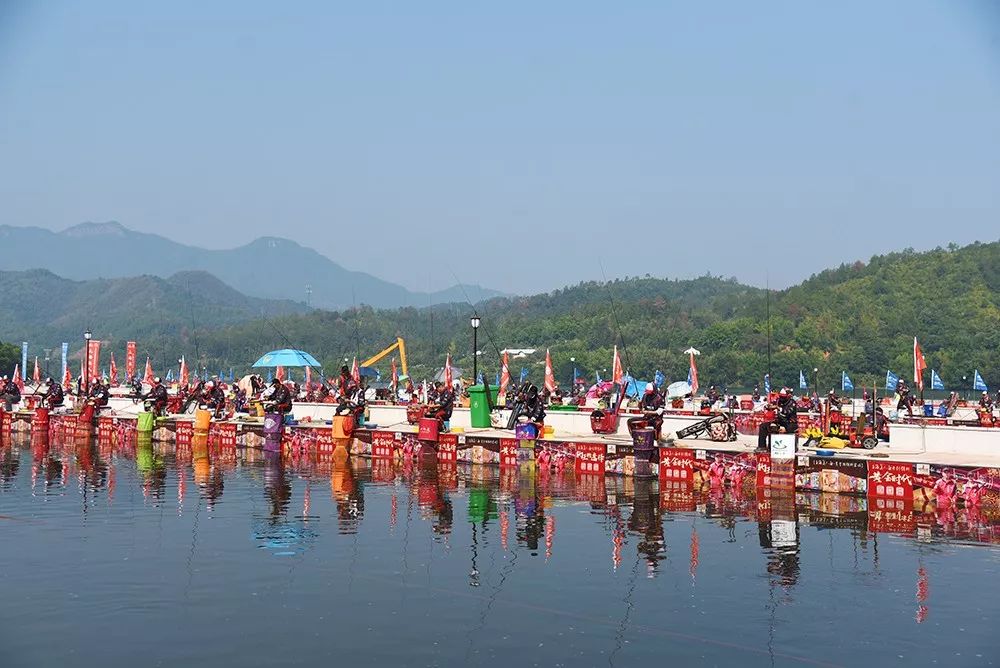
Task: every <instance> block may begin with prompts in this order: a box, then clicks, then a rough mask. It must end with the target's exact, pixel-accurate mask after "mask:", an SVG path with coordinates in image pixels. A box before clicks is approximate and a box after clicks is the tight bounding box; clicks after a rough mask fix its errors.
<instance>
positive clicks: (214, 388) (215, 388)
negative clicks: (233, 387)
mask: <svg viewBox="0 0 1000 668" xmlns="http://www.w3.org/2000/svg"><path fill="white" fill-rule="evenodd" d="M201 402H202V403H204V404H205V408H207V409H208V410H210V411H212V414H213V415H214V416H215V418H216V419H219V418H220V417H222V416H223V415H224V414H225V412H226V393H225V392H223V391H222V388H221V387H220V386H219V385H218V383H215V382H213V381H211V380H210V381H208V382H207V383H205V391H204V392H203V393H202V399H201Z"/></svg>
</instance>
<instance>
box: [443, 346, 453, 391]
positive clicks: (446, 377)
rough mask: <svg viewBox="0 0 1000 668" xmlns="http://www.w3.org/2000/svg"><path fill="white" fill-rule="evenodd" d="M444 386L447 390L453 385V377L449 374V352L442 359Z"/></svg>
mask: <svg viewBox="0 0 1000 668" xmlns="http://www.w3.org/2000/svg"><path fill="white" fill-rule="evenodd" d="M444 386H445V387H446V388H448V389H449V390H450V389H452V388H453V387H454V386H455V379H454V378H452V374H451V353H448V356H447V357H445V359H444Z"/></svg>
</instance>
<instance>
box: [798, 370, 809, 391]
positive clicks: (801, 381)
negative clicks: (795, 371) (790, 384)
mask: <svg viewBox="0 0 1000 668" xmlns="http://www.w3.org/2000/svg"><path fill="white" fill-rule="evenodd" d="M799 389H800V390H808V389H809V383H807V382H806V375H805V374H804V373H802V371H799Z"/></svg>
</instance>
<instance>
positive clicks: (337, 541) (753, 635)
mask: <svg viewBox="0 0 1000 668" xmlns="http://www.w3.org/2000/svg"><path fill="white" fill-rule="evenodd" d="M966 519H968V518H963V517H961V516H959V517H955V516H950V517H943V518H936V517H934V516H933V515H931V516H930V517H929V518H928V517H926V516H924V517H923V519H922V523H921V525H920V526H915V525H912V524H908V523H907V522H908V520H907V519H906V518H903V519H899V518H896V519H895V520H892V519H891V518H888V519H887V517H886V516H884V515H879V516H878V517H876V518H873V517H870V516H869V512H868V511H867V510H866V502H865V500H864V499H860V500H855V499H849V498H847V497H832V498H826V497H825V496H824V497H820V496H818V495H813V496H805V495H798V496H785V497H775V498H761V499H758V498H756V496H755V493H754V492H753V490H752V487H751V488H750V490H737V491H735V492H734V491H733V490H715V491H712V490H705V491H704V492H697V493H693V494H692V493H690V492H685V491H683V490H681V491H672V492H669V493H668V492H667V491H663V492H661V491H659V489H658V486H657V483H656V482H655V481H654V482H633V481H632V480H624V479H616V478H610V477H609V478H582V479H575V478H574V476H573V475H572V474H562V473H560V474H544V473H542V474H539V473H535V474H529V473H524V474H522V473H521V472H517V471H515V472H511V473H507V472H506V471H504V472H503V473H502V474H501V472H500V471H499V470H498V469H496V468H488V467H481V466H476V467H468V466H466V467H464V468H463V467H462V466H461V465H460V466H459V467H458V468H457V469H455V468H444V467H439V466H435V465H432V466H429V467H422V466H420V465H419V464H410V463H403V462H400V463H397V464H392V465H390V464H386V463H378V464H376V465H375V468H374V469H373V465H372V463H371V462H370V461H367V460H352V461H351V462H349V463H343V464H333V463H332V462H329V461H327V462H317V461H315V460H308V459H304V460H299V461H294V462H284V463H282V462H281V461H277V460H274V459H269V458H265V457H264V455H263V454H261V453H260V452H257V451H252V450H251V451H238V452H233V451H229V452H208V451H207V450H205V449H201V448H198V447H195V448H194V451H193V452H192V451H190V450H189V451H187V452H181V453H176V452H175V450H174V446H172V445H169V446H168V445H164V446H163V447H159V446H154V447H153V448H149V447H143V446H139V447H138V448H137V447H135V446H132V447H125V448H122V449H119V450H114V449H112V448H110V447H105V446H100V447H96V446H94V445H92V444H88V443H80V444H48V445H47V444H44V443H35V444H33V445H32V444H29V443H24V444H14V445H11V444H9V443H5V444H4V446H3V447H2V449H0V540H2V543H0V595H2V600H3V603H2V605H0V666H3V667H5V668H14V667H20V666H100V667H102V668H111V667H114V666H129V667H134V666H136V665H140V666H180V665H183V666H213V667H215V668H217V667H218V666H220V665H233V666H241V667H245V666H273V665H336V664H337V663H339V664H344V663H347V665H352V664H353V665H366V666H367V665H373V666H377V665H407V666H494V665H496V666H500V665H502V666H512V665H517V666H636V665H647V666H654V665H680V666H686V665H716V666H736V665H738V666H800V665H801V666H833V665H842V666H857V665H865V666H925V665H938V666H980V665H984V666H985V665H997V663H998V660H1000V627H998V622H1000V600H998V593H1000V583H998V579H997V566H998V563H1000V551H998V550H997V549H996V548H995V547H993V546H991V545H989V544H988V540H990V539H991V536H989V535H985V534H984V532H988V531H989V530H990V529H989V528H988V527H986V528H984V527H982V526H981V524H980V525H976V526H967V522H966ZM890 520H891V521H898V522H899V523H900V526H898V527H895V528H893V527H892V526H891V525H889V522H890ZM928 520H929V521H930V522H929V523H928ZM877 522H882V523H883V524H884V525H887V526H886V528H887V529H889V530H897V531H902V532H904V533H906V534H910V535H895V534H892V533H876V532H873V531H872V530H871V529H872V527H873V526H874V525H875V523H877ZM963 522H966V523H965V524H963Z"/></svg>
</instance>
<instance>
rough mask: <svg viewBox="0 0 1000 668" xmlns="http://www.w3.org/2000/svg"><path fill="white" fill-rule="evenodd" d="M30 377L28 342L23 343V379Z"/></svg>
mask: <svg viewBox="0 0 1000 668" xmlns="http://www.w3.org/2000/svg"><path fill="white" fill-rule="evenodd" d="M27 377H28V342H27V341H22V342H21V378H27Z"/></svg>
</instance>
